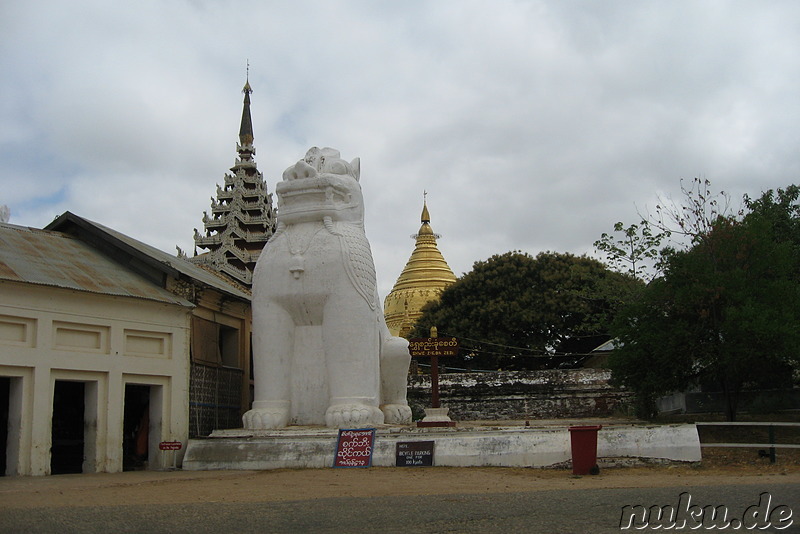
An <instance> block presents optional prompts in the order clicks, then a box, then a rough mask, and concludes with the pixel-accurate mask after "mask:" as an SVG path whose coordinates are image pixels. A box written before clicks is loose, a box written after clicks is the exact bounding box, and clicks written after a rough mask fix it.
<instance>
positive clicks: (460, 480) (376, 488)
mask: <svg viewBox="0 0 800 534" xmlns="http://www.w3.org/2000/svg"><path fill="white" fill-rule="evenodd" d="M567 423H569V422H566V423H565V422H564V421H557V422H555V423H554V424H559V425H562V426H563V425H565V424H567ZM603 423H606V424H607V423H609V421H608V420H604V421H603ZM520 424H524V422H521V423H520ZM592 424H594V423H592ZM763 431H764V430H763V429H755V430H752V429H751V430H748V431H747V432H744V433H743V431H742V430H740V429H728V430H724V429H721V428H719V427H705V430H701V432H700V437H701V442H703V443H709V442H740V443H742V442H745V443H759V442H763V441H762V440H763V439H764V438H765V436H762V435H760V433H763ZM782 432H784V433H785V435H783V436H782V439H781V440H780V442H782V443H800V432H798V431H797V430H794V429H792V430H791V431H789V432H787V430H783V431H782ZM718 484H726V485H727V484H760V485H763V486H764V487H766V488H768V487H769V485H770V484H800V449H778V459H777V462H776V463H775V464H771V463H770V462H769V458H765V457H763V456H762V455H759V451H758V450H757V449H749V448H703V461H702V462H699V463H697V464H678V465H675V464H673V465H646V466H638V467H603V465H602V464H601V471H600V474H599V475H594V476H591V475H587V476H574V475H573V474H572V471H571V470H570V469H539V468H505V467H462V468H456V467H404V468H391V467H373V468H368V469H333V468H331V469H276V470H271V471H180V470H175V471H132V472H125V473H98V474H76V475H55V476H46V477H0V510H3V509H8V508H36V507H60V506H70V507H72V506H87V505H121V504H181V503H202V502H224V503H245V502H274V501H293V500H307V499H325V498H330V497H379V496H392V495H434V494H448V495H456V494H476V493H477V494H485V493H506V492H532V491H542V490H557V489H561V490H575V489H600V488H648V487H673V486H674V487H687V488H691V487H697V486H706V485H718Z"/></svg>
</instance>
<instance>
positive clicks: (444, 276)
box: [383, 200, 456, 337]
mask: <svg viewBox="0 0 800 534" xmlns="http://www.w3.org/2000/svg"><path fill="white" fill-rule="evenodd" d="M420 219H421V222H422V226H421V227H420V229H419V233H418V234H416V235H414V236H412V237H414V239H415V240H416V245H415V247H414V252H412V253H411V257H410V258H409V259H408V263H406V266H405V268H404V269H403V272H402V273H400V277H399V278H398V279H397V282H396V283H395V284H394V288H392V291H391V292H390V293H389V294H388V295H387V296H386V299H385V300H384V302H383V315H384V317H385V318H386V325H387V326H388V327H389V331H390V332H391V333H392V335H395V336H403V337H408V335H409V334H410V333H411V329H412V328H413V327H414V323H416V322H417V319H419V317H420V316H421V315H422V311H421V310H422V307H423V306H424V305H425V304H427V303H428V302H430V301H431V300H434V299H438V298H439V295H440V294H441V293H442V291H443V290H444V289H445V288H446V287H447V286H449V285H450V284H452V283H453V282H455V281H456V275H454V274H453V271H452V270H451V269H450V266H449V265H447V262H446V261H445V259H444V256H442V253H441V252H439V248H438V247H437V245H436V239H437V238H439V237H440V236H438V235H437V234H435V233H434V232H433V229H432V228H431V224H430V223H431V216H430V214H429V213H428V203H427V200H424V201H423V203H422V216H421V217H420Z"/></svg>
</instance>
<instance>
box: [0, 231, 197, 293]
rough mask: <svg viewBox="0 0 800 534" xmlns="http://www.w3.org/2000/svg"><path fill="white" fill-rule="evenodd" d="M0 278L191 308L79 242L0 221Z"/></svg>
mask: <svg viewBox="0 0 800 534" xmlns="http://www.w3.org/2000/svg"><path fill="white" fill-rule="evenodd" d="M0 280H10V281H14V282H25V283H29V284H39V285H46V286H53V287H60V288H64V289H74V290H77V291H88V292H90V293H100V294H104V295H116V296H124V297H136V298H142V299H147V300H154V301H158V302H164V303H169V304H179V305H181V306H189V307H191V306H193V305H192V303H190V302H189V301H187V300H185V299H183V298H181V297H178V296H177V295H174V294H172V293H170V292H169V291H167V290H165V289H163V288H161V287H159V286H157V285H155V284H153V283H152V282H150V281H148V280H146V279H145V278H143V277H142V276H139V275H138V274H136V273H134V272H132V271H130V270H128V269H125V268H124V267H122V266H121V265H119V264H118V263H116V262H114V261H113V260H111V259H110V258H108V257H107V256H105V255H104V254H102V253H101V252H99V251H97V250H95V249H94V248H92V247H91V246H89V245H87V244H86V243H84V242H82V241H80V240H79V239H77V238H74V237H71V236H69V235H66V234H63V233H60V232H53V231H47V230H37V229H34V228H26V227H22V226H16V225H12V224H2V223H0Z"/></svg>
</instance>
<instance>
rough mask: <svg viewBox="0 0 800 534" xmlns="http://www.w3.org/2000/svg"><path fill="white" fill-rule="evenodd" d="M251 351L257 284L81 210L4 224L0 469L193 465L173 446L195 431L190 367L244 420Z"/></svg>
mask: <svg viewBox="0 0 800 534" xmlns="http://www.w3.org/2000/svg"><path fill="white" fill-rule="evenodd" d="M193 346H194V349H193V348H192V347H193ZM249 352H250V308H249V293H248V292H247V291H246V290H242V289H241V288H237V287H235V286H234V285H231V284H229V283H227V282H225V281H223V280H221V279H220V278H219V277H218V276H216V275H214V274H212V273H210V272H208V271H206V270H204V269H202V268H200V267H198V266H195V265H193V264H191V263H189V262H188V261H186V260H184V259H181V258H176V257H172V256H169V255H168V254H166V253H164V252H161V251H158V250H156V249H154V248H152V247H149V246H148V245H145V244H143V243H140V242H138V241H136V240H133V239H131V238H129V237H127V236H125V235H123V234H120V233H118V232H115V231H113V230H110V229H108V228H106V227H103V226H102V225H99V224H97V223H93V222H91V221H88V220H86V219H83V218H81V217H78V216H76V215H73V214H71V213H69V212H67V213H65V214H64V215H62V216H61V217H59V218H58V219H56V220H55V221H54V222H53V223H51V224H50V225H48V227H47V228H46V229H45V230H36V229H31V228H24V227H20V226H14V225H10V224H0V473H6V474H19V475H45V474H50V473H60V472H118V471H122V470H123V469H128V468H141V467H145V466H146V467H147V468H150V469H157V468H162V467H167V466H169V465H171V464H172V463H173V461H178V462H180V457H181V453H180V452H179V453H178V454H177V458H173V456H172V454H173V453H172V452H164V451H161V450H160V449H159V443H161V442H164V441H179V442H182V443H184V444H185V442H186V440H187V438H188V436H189V434H190V431H189V424H190V423H189V422H190V415H189V412H190V395H189V391H190V372H194V370H195V369H198V370H199V371H198V373H196V374H197V376H198V377H199V378H198V379H197V380H198V381H197V386H198V387H197V389H198V391H201V390H202V388H203V387H206V386H208V384H212V386H213V384H214V381H215V380H217V382H219V377H221V376H224V377H225V380H226V388H225V391H223V393H225V394H227V395H228V396H229V397H228V400H227V401H226V402H227V405H226V406H224V409H225V410H227V412H230V416H229V417H228V419H229V420H232V421H236V419H237V418H238V417H240V416H241V413H242V412H243V411H244V410H246V409H247V407H248V405H249V395H250V393H249V387H248V384H249V374H250V373H249V357H248V356H249ZM204 380H205V381H204ZM192 383H193V384H194V383H195V382H192ZM214 387H216V389H217V390H219V389H220V388H219V387H218V385H217V386H214ZM231 392H233V400H231V399H230V395H231ZM201 393H202V391H201ZM195 404H196V405H197V406H196V409H197V413H198V414H200V413H201V410H206V411H208V410H211V412H210V413H214V414H216V413H217V412H218V411H219V406H220V405H209V403H202V402H197V403H195ZM209 406H211V407H209ZM198 417H199V415H198ZM215 417H216V416H215ZM221 426H224V425H221ZM194 435H197V433H195V434H194Z"/></svg>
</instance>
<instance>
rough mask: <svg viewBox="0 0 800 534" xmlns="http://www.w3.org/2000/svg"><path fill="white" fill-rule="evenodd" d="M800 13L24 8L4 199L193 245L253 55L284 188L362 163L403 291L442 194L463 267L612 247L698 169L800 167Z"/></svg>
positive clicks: (344, 1) (749, 5)
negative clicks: (620, 228) (313, 155)
mask: <svg viewBox="0 0 800 534" xmlns="http://www.w3.org/2000/svg"><path fill="white" fill-rule="evenodd" d="M798 51H800V3H798V2H796V1H792V0H787V1H770V0H759V1H735V2H734V1H730V2H723V1H702V0H691V1H690V0H685V1H680V0H676V1H666V0H664V1H651V2H641V1H637V0H632V1H622V0H620V1H614V0H608V1H603V2H584V1H569V0H558V1H556V0H553V1H534V0H530V1H525V0H517V1H513V0H492V1H489V0H481V1H479V0H429V1H420V0H404V1H401V2H398V1H381V0H374V1H367V0H363V1H357V0H341V1H335V0H325V1H322V0H318V1H305V0H292V1H254V0H251V1H239V0H227V1H222V0H219V1H217V0H214V1H212V0H208V1H206V0H163V1H155V0H153V1H141V2H108V1H106V0H96V1H89V0H73V1H70V2H66V1H60V0H51V1H47V0H5V1H3V2H0V205H2V204H5V205H7V206H8V207H9V208H10V211H11V218H10V222H11V223H14V224H19V225H26V226H34V227H42V226H44V225H46V224H48V223H49V222H50V221H51V220H52V219H53V218H54V217H55V216H56V215H59V214H61V213H63V212H64V211H66V210H70V211H72V212H74V213H77V214H78V215H81V216H83V217H86V218H89V219H92V220H94V221H97V222H100V223H102V224H105V225H107V226H110V227H112V228H115V229H117V230H119V231H121V232H124V233H126V234H128V235H130V236H132V237H135V238H137V239H139V240H141V241H144V242H146V243H149V244H151V245H154V246H157V247H159V248H161V249H163V250H165V251H168V252H173V253H174V252H175V246H176V245H179V246H180V247H181V248H183V249H184V250H187V251H189V252H190V253H191V251H192V250H193V242H192V234H193V228H200V229H202V222H201V218H202V213H203V210H209V209H210V197H211V196H212V195H215V192H216V184H217V183H222V180H223V178H222V177H223V175H224V173H225V172H226V171H227V169H228V168H229V167H231V166H232V165H233V163H234V159H235V156H236V152H235V147H236V141H237V134H238V128H239V120H240V116H241V105H242V94H241V92H240V91H241V88H242V86H243V85H244V81H245V65H246V62H247V60H248V59H249V62H250V83H251V85H252V87H253V90H254V92H253V95H252V117H253V125H254V132H255V146H256V149H257V155H256V160H257V163H258V166H259V169H260V170H261V171H262V172H263V173H264V176H265V178H266V180H267V184H268V187H269V190H270V191H274V188H275V183H276V182H277V180H279V179H280V176H281V173H282V171H283V169H285V168H286V167H288V166H289V165H291V164H292V163H294V162H295V161H297V160H298V159H300V158H301V157H302V156H303V155H304V154H305V151H306V150H307V149H308V148H309V147H311V146H331V147H334V148H337V149H339V150H340V151H341V153H342V156H343V157H344V158H345V159H348V160H350V159H352V158H354V157H357V156H358V157H360V158H361V166H362V179H361V182H362V187H363V189H364V196H365V199H366V204H367V206H366V207H367V215H366V227H367V235H368V237H369V238H370V241H371V244H372V249H373V254H374V256H375V261H376V266H377V269H378V281H379V286H380V289H381V292H382V294H383V295H385V294H386V293H387V292H388V291H389V290H390V289H391V286H392V285H393V284H394V281H395V280H396V278H397V276H398V275H399V274H400V271H401V270H402V268H403V265H404V264H405V262H406V260H407V259H408V256H409V254H410V253H411V251H412V250H413V241H412V240H411V239H410V238H409V236H410V235H411V234H413V233H415V232H416V231H417V230H418V228H419V215H420V211H421V208H422V198H423V191H425V190H426V191H428V206H429V209H430V212H431V216H432V219H433V220H432V226H433V228H434V230H435V231H436V232H437V233H439V234H441V235H442V236H443V237H442V239H441V240H440V241H439V246H440V249H441V250H442V252H443V254H444V256H445V258H446V259H447V261H448V262H449V264H450V266H451V267H452V269H453V271H454V272H455V273H456V275H461V274H462V273H464V272H467V271H469V270H470V269H471V267H472V264H473V262H475V261H476V260H482V259H486V258H488V257H489V256H491V255H492V254H495V253H502V252H506V251H509V250H522V251H526V252H529V253H531V254H536V253H538V252H541V251H545V250H551V251H558V252H573V253H576V254H582V253H590V254H592V253H594V250H593V246H592V243H593V242H594V241H595V240H596V239H598V237H599V236H600V234H601V233H602V232H606V231H610V230H611V229H612V227H613V224H614V223H615V222H616V221H624V222H626V223H632V222H637V220H638V215H637V212H643V211H646V210H647V209H652V208H653V207H654V206H655V203H656V199H657V197H658V195H665V196H673V197H675V198H679V197H680V180H681V179H683V180H691V179H692V178H693V177H695V176H701V177H704V178H707V179H709V180H710V181H711V182H712V187H713V188H714V189H716V190H719V189H723V190H725V191H728V192H730V194H731V196H732V197H733V198H734V199H736V201H737V203H738V199H739V198H740V197H741V196H742V194H744V193H749V194H751V195H754V194H758V193H759V192H760V191H762V190H765V189H770V188H777V187H784V186H786V185H788V184H791V183H796V182H798V180H799V179H800V178H799V177H800V172H798V171H800V150H799V149H800V60H799V59H798Z"/></svg>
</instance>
